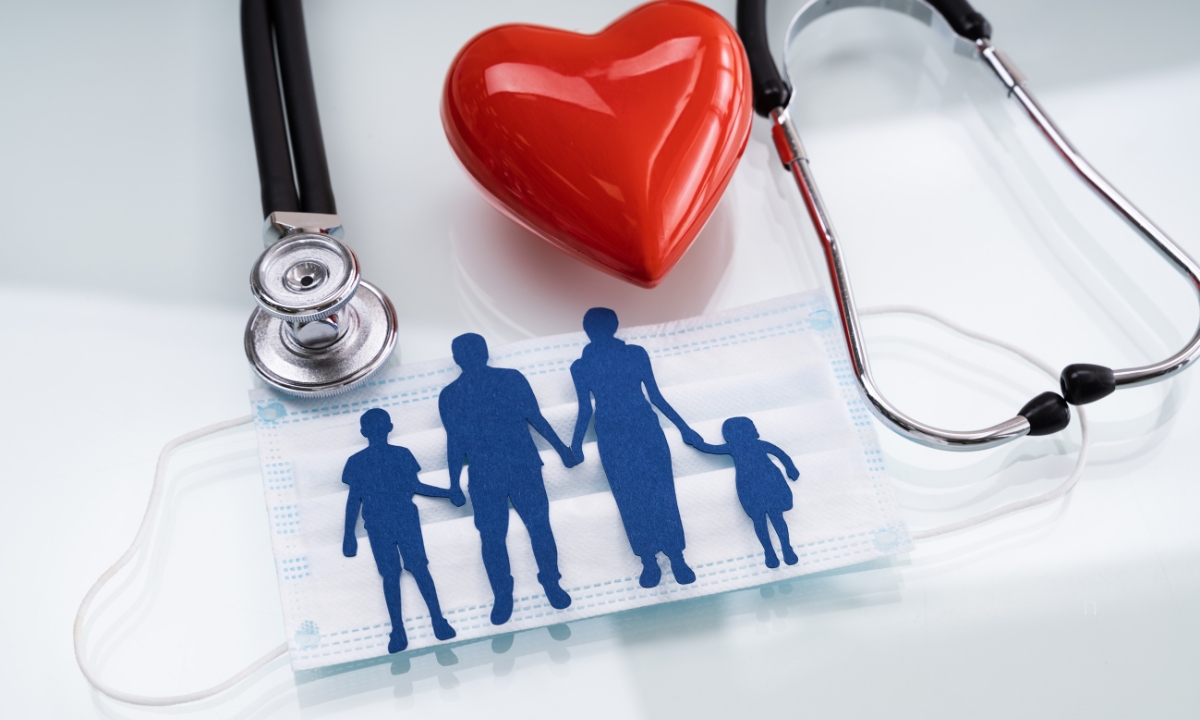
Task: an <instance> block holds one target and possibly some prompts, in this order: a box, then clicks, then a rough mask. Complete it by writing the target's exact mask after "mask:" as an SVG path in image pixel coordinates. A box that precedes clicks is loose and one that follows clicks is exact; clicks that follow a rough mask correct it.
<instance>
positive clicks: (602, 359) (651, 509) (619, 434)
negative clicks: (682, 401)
mask: <svg viewBox="0 0 1200 720" xmlns="http://www.w3.org/2000/svg"><path fill="white" fill-rule="evenodd" d="M617 325H618V320H617V314H616V313H615V312H613V311H612V310H609V309H608V308H592V309H591V310H588V311H587V313H586V314H584V316H583V329H584V331H585V332H586V333H587V335H588V338H589V339H590V340H591V342H590V343H588V344H587V346H585V347H584V348H583V356H582V357H581V358H579V359H578V360H576V361H575V362H574V363H572V365H571V377H572V379H573V380H574V381H575V392H576V394H577V395H578V398H579V415H578V417H577V419H576V422H575V436H574V438H573V439H572V441H571V450H572V452H573V453H574V454H575V457H576V459H578V460H579V461H580V462H582V461H583V436H584V434H586V433H587V428H588V423H589V422H590V421H591V418H592V398H593V397H594V398H595V400H596V408H595V415H596V447H597V449H598V450H599V452H600V462H601V464H602V465H603V466H604V474H605V476H607V478H608V484H609V487H610V488H612V494H613V498H614V499H616V501H617V509H618V510H620V512H621V521H622V523H623V524H624V525H625V535H626V536H627V537H628V538H629V545H630V547H632V548H633V552H634V554H636V555H637V556H638V557H640V558H641V560H642V575H641V578H640V580H639V582H640V583H641V585H642V587H646V588H651V587H655V586H657V585H658V583H659V581H660V580H661V579H662V571H661V570H660V569H659V567H658V557H657V556H658V553H660V552H661V553H663V554H664V555H666V556H667V558H668V559H669V560H670V561H671V571H672V572H673V573H674V575H675V581H676V582H678V583H680V584H683V585H686V584H688V583H692V582H695V580H696V573H694V572H693V571H692V569H691V568H690V567H688V564H687V562H685V561H684V559H683V549H684V546H685V545H686V542H685V539H684V535H683V520H682V519H681V518H680V517H679V502H678V500H677V499H676V497H675V477H674V475H673V474H672V472H671V450H670V448H669V447H668V446H667V437H666V435H664V434H663V430H662V427H661V426H659V424H658V416H657V415H656V414H655V413H654V407H657V408H658V409H659V410H660V411H661V412H662V414H663V415H666V416H667V419H669V420H670V421H671V422H673V423H675V426H676V427H678V428H679V430H680V432H682V433H683V434H684V436H685V437H690V436H695V437H696V438H698V437H699V436H698V435H696V433H695V431H693V430H692V429H691V428H689V427H688V425H687V423H686V422H684V420H683V418H682V417H680V416H679V413H677V412H675V409H674V408H672V407H671V405H670V404H669V403H668V402H667V401H666V399H665V398H664V397H663V395H662V393H661V392H659V389H658V383H657V382H655V380H654V370H653V369H652V368H651V367H650V355H649V354H648V353H647V352H646V350H645V348H642V347H641V346H639V345H630V344H627V343H625V342H624V341H622V340H618V339H617V338H616V337H615V333H616V332H617ZM643 387H644V388H645V394H643V392H642V388H643ZM647 395H648V396H649V401H647V399H646V398H647ZM651 403H653V407H651Z"/></svg>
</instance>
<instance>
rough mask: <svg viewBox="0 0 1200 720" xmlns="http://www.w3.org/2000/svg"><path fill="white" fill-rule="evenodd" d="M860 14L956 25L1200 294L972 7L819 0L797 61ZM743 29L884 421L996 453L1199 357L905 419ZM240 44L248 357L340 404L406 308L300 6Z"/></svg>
mask: <svg viewBox="0 0 1200 720" xmlns="http://www.w3.org/2000/svg"><path fill="white" fill-rule="evenodd" d="M851 7H881V8H886V9H891V10H897V11H899V12H903V13H905V14H907V15H910V16H912V17H914V18H916V19H918V20H920V21H921V22H923V23H925V24H928V25H942V26H944V28H942V29H945V30H948V31H949V32H950V33H952V34H953V36H954V38H955V42H956V50H957V51H958V52H960V53H961V54H965V55H972V56H978V57H981V58H982V59H983V60H984V61H985V62H986V63H987V64H988V66H989V67H990V68H991V69H992V71H993V72H995V74H996V76H997V77H998V78H999V79H1000V81H1001V82H1002V83H1003V84H1004V86H1005V87H1006V88H1008V91H1009V94H1010V95H1011V96H1013V97H1015V98H1016V99H1017V101H1018V102H1020V103H1021V105H1022V107H1023V108H1024V109H1025V111H1026V112H1027V113H1028V114H1029V116H1030V118H1032V119H1033V121H1034V123H1036V124H1037V126H1038V127H1039V128H1040V129H1041V130H1042V132H1043V133H1044V134H1045V136H1046V137H1047V138H1048V139H1049V140H1050V142H1051V143H1052V144H1053V145H1054V147H1055V148H1056V149H1057V150H1058V151H1059V153H1061V155H1062V156H1063V158H1064V159H1065V160H1066V161H1067V163H1068V164H1069V165H1070V166H1071V167H1072V168H1074V170H1075V171H1076V172H1077V173H1078V174H1079V175H1080V177H1082V178H1083V180H1084V181H1085V182H1086V183H1087V184H1088V185H1089V186H1090V187H1091V188H1092V189H1093V190H1095V191H1096V192H1097V193H1098V194H1099V195H1100V196H1101V197H1102V198H1103V199H1104V200H1105V201H1106V202H1107V203H1108V204H1109V205H1111V206H1112V207H1113V209H1115V210H1116V211H1117V212H1118V213H1119V214H1120V215H1121V217H1123V218H1124V219H1125V220H1126V221H1127V222H1129V224H1130V225H1132V226H1133V228H1134V229H1136V230H1137V231H1138V232H1139V233H1141V234H1142V236H1143V237H1145V239H1146V240H1147V241H1148V242H1149V243H1150V244H1151V245H1152V246H1153V247H1154V248H1155V249H1157V250H1158V251H1159V252H1160V253H1161V254H1162V255H1163V256H1164V257H1166V259H1167V260H1169V261H1170V262H1171V264H1172V265H1173V266H1174V267H1175V268H1176V269H1178V270H1179V271H1180V272H1181V273H1183V274H1184V275H1185V276H1187V278H1188V279H1189V280H1190V281H1191V283H1192V285H1193V287H1194V288H1195V289H1196V290H1197V292H1198V293H1200V268H1198V267H1197V265H1196V263H1195V262H1194V261H1192V259H1191V258H1189V257H1188V256H1187V255H1186V254H1185V253H1184V252H1183V251H1182V250H1181V249H1180V248H1179V247H1178V246H1177V245H1176V244H1175V243H1174V242H1173V241H1172V240H1171V239H1170V238H1169V237H1167V235H1166V233H1164V232H1163V231H1162V230H1160V229H1158V227H1156V226H1155V225H1154V224H1153V223H1152V222H1151V221H1150V220H1149V219H1148V218H1147V217H1146V216H1145V215H1143V214H1142V213H1141V212H1140V211H1139V210H1138V209H1137V208H1135V207H1134V206H1133V204H1132V203H1130V202H1129V201H1128V200H1127V199H1125V197H1124V196H1122V195H1121V194H1120V193H1119V192H1118V191H1117V190H1116V189H1115V188H1114V187H1113V186H1112V185H1110V184H1109V183H1108V182H1107V181H1106V180H1105V179H1104V178H1103V177H1101V175H1100V174H1099V173H1098V172H1096V170H1095V169H1094V168H1092V166H1091V165H1089V164H1088V162H1087V161H1086V160H1085V159H1084V158H1083V156H1082V155H1080V154H1079V152H1078V151H1076V150H1075V148H1073V147H1072V146H1071V144H1070V143H1069V142H1068V141H1067V139H1066V138H1065V137H1064V136H1063V134H1062V133H1061V132H1060V131H1059V130H1058V128H1057V127H1055V125H1054V123H1053V122H1052V121H1051V120H1050V118H1049V116H1047V115H1046V113H1045V111H1044V110H1042V108H1041V107H1040V106H1039V105H1038V104H1037V101H1036V100H1034V98H1033V96H1032V95H1031V94H1030V92H1029V90H1028V89H1027V88H1026V87H1025V81H1024V78H1023V77H1022V76H1021V74H1020V72H1018V71H1017V69H1016V67H1015V66H1014V65H1013V64H1012V62H1011V61H1010V60H1008V58H1006V57H1005V56H1004V55H1003V54H1002V53H1001V52H1000V51H999V50H997V49H996V48H995V47H994V46H993V45H992V43H991V41H990V39H989V38H990V35H991V28H990V26H989V25H988V22H987V20H985V19H984V18H983V16H982V15H980V14H979V13H977V12H975V11H974V10H973V9H972V8H971V7H970V5H968V4H967V3H966V2H965V0H811V1H810V2H809V3H808V4H806V5H805V6H804V7H803V8H802V9H801V10H800V11H799V12H798V13H797V14H796V16H795V17H794V18H793V19H792V22H791V24H790V26H789V27H788V31H787V36H786V40H785V45H784V48H785V49H784V52H785V56H786V52H787V48H788V47H789V46H790V45H791V43H792V42H793V41H794V40H795V38H796V37H797V36H798V35H799V34H800V32H801V31H803V30H804V29H805V28H806V27H808V25H809V24H810V23H812V22H813V21H814V20H816V19H817V18H819V17H821V16H823V15H825V14H827V13H830V12H833V11H835V10H841V9H845V8H851ZM737 21H738V32H739V34H740V35H741V37H742V42H743V44H744V45H745V47H746V51H747V55H748V56H749V61H750V68H751V74H752V76H753V81H754V106H755V110H756V111H757V112H758V113H759V114H760V115H763V116H765V117H770V118H771V120H772V121H773V122H774V125H773V126H772V135H773V138H774V140H775V146H776V149H777V150H778V152H779V156H780V159H781V160H782V161H783V164H784V166H785V167H786V168H787V169H788V170H790V171H791V173H792V175H793V176H794V178H795V180H796V184H797V185H798V186H799V188H800V194H801V196H802V197H803V199H804V203H805V206H806V207H807V209H808V213H809V216H810V218H811V220H812V223H813V225H814V227H815V228H816V230H817V234H818V236H819V237H820V239H821V243H822V245H823V249H824V251H825V259H826V264H827V266H828V270H829V276H830V281H831V283H832V287H833V292H834V296H835V298H836V300H837V305H838V312H839V315H840V319H841V323H842V329H843V332H844V334H845V336H846V343H847V346H848V348H849V355H850V362H851V364H852V365H853V368H854V375H855V377H856V379H857V381H858V384H859V386H860V387H861V389H862V392H863V395H864V396H865V397H866V399H867V400H868V407H870V408H871V409H872V411H873V412H874V413H875V414H876V416H878V417H879V419H880V420H881V421H882V422H883V423H884V424H886V425H887V426H889V427H890V428H892V429H893V430H895V431H896V432H898V433H900V434H901V435H904V436H906V437H908V438H910V439H912V440H915V441H917V442H919V443H922V444H925V445H929V446H931V447H935V448H943V449H950V450H976V449H982V448H987V447H993V446H996V445H999V444H1002V443H1005V442H1009V441H1011V440H1014V439H1016V438H1019V437H1021V436H1023V435H1048V434H1051V433H1055V432H1058V431H1059V430H1062V429H1063V428H1065V427H1066V426H1067V425H1068V424H1069V423H1070V419H1071V411H1070V405H1084V404H1087V403H1091V402H1095V401H1096V400H1099V399H1101V398H1103V397H1105V396H1107V395H1109V394H1111V393H1112V392H1113V391H1115V390H1117V389H1118V388H1127V387H1137V386H1139V385H1146V384H1149V383H1154V382H1158V381H1160V380H1164V379H1166V378H1168V377H1171V376H1173V375H1175V374H1176V373H1178V372H1179V371H1181V370H1183V369H1184V368H1185V367H1187V366H1188V365H1189V364H1191V363H1192V362H1193V361H1195V360H1196V358H1197V357H1198V356H1200V328H1198V329H1197V331H1196V334H1195V335H1194V336H1193V337H1192V339H1191V340H1190V341H1189V342H1188V344H1187V345H1186V346H1184V348H1183V349H1182V350H1180V351H1179V352H1177V353H1176V354H1174V355H1172V356H1171V357H1169V358H1167V359H1165V360H1162V361H1161V362H1158V363H1154V364H1152V365H1146V366H1142V367H1134V368H1126V369H1120V370H1112V369H1110V368H1107V367H1104V366H1101V365H1094V364H1074V365H1068V366H1067V367H1066V368H1064V369H1063V371H1062V374H1061V377H1060V385H1061V390H1062V393H1061V394H1059V393H1054V392H1045V393H1042V394H1040V395H1038V396H1037V397H1035V398H1033V399H1032V400H1030V401H1029V402H1028V403H1027V404H1026V405H1025V406H1024V407H1022V408H1021V409H1020V410H1019V411H1018V412H1017V415H1016V416H1015V417H1013V418H1011V419H1009V420H1006V421H1004V422H1002V423H999V424H997V425H994V426H992V427H988V428H984V429H981V430H969V431H960V430H945V429H941V428H937V427H933V426H931V425H927V424H925V423H922V422H920V421H918V420H916V419H914V418H912V417H910V416H909V415H906V414H905V413H903V412H901V411H900V410H899V409H897V408H896V407H895V406H894V405H892V404H891V403H890V402H888V400H887V399H886V398H885V397H884V396H883V394H882V393H881V392H880V391H879V389H878V387H877V386H876V384H875V381H874V379H873V377H872V375H871V369H870V364H869V362H868V358H867V353H866V349H865V347H864V342H863V337H862V330H861V327H860V322H859V317H858V312H857V310H856V309H855V304H854V296H853V293H852V292H851V290H850V282H849V279H848V276H847V270H846V263H845V260H844V258H843V256H842V252H841V249H840V247H839V243H838V239H837V235H836V233H835V232H834V229H833V225H832V223H831V222H830V220H829V213H828V211H827V210H826V208H825V205H824V203H823V202H822V200H821V196H820V193H819V192H818V191H817V185H816V181H815V179H814V177H813V174H812V170H811V168H810V167H809V162H808V158H807V155H806V154H805V152H804V147H803V145H802V144H801V142H800V137H799V135H798V134H797V132H796V128H795V126H794V125H793V124H792V121H791V118H790V117H789V115H788V107H789V103H790V102H791V100H792V93H791V86H790V84H789V83H788V82H787V81H786V80H785V79H784V77H783V76H781V75H780V72H779V67H778V66H777V65H776V63H775V61H774V59H773V58H772V56H771V52H770V48H769V45H768V43H767V36H766V0H739V2H738V6H737ZM242 48H243V54H244V56H245V64H246V83H247V87H248V90H249V96H250V111H251V112H250V115H251V122H252V125H253V130H254V145H255V150H256V153H257V157H258V171H259V180H260V184H261V187H262V205H263V213H264V215H265V216H266V220H265V223H264V226H263V238H264V242H265V244H266V246H267V247H266V249H265V250H264V251H263V253H262V255H261V256H260V257H259V259H258V261H257V262H256V263H255V265H254V268H253V271H252V272H251V278H250V285H251V291H252V293H253V295H254V298H255V300H256V301H257V302H258V308H257V309H256V310H255V311H254V313H253V314H252V315H251V317H250V321H249V323H248V324H247V326H246V333H245V348H246V355H247V357H248V358H249V359H250V363H251V365H252V366H253V368H254V370H255V371H256V372H257V373H258V375H259V377H261V378H262V379H263V380H264V381H265V382H267V383H268V384H270V385H272V386H273V387H276V388H278V389H280V390H283V391H285V392H288V393H291V394H294V395H308V396H321V395H331V394H335V393H338V392H341V391H343V390H347V389H349V388H352V387H355V386H357V385H359V384H361V383H363V382H365V381H367V379H368V378H369V377H370V375H371V374H372V373H373V372H375V371H376V370H377V369H379V368H380V367H382V366H383V364H384V363H385V362H387V360H388V358H389V356H390V355H391V353H392V350H393V348H394V347H395V344H396V335H397V320H396V312H395V309H394V308H393V307H392V305H391V302H390V301H389V300H388V299H387V296H386V295H384V294H383V292H381V291H380V290H379V289H378V288H376V287H375V286H373V285H371V284H370V283H368V282H366V281H363V280H362V279H361V278H360V275H359V267H358V259H357V258H356V257H355V255H354V252H353V251H351V250H350V248H349V247H348V246H347V245H346V244H345V243H344V242H342V237H343V231H342V226H341V221H340V219H339V218H338V216H337V207H336V204H335V202H334V197H333V189H332V184H331V182H330V179H329V168H328V165H327V162H326V159H325V147H324V142H323V141H322V138H321V128H320V120H319V117H318V114H317V103H316V94H315V91H314V89H313V82H312V71H311V68H310V66H309V58H308V44H307V40H306V37H305V31H304V16H303V10H302V8H301V5H300V2H299V0H243V3H242ZM276 56H278V58H279V62H278V69H277V67H276V60H275V59H276ZM784 72H785V74H786V67H785V68H784ZM281 88H282V91H283V98H282V99H281V97H280V89H281ZM285 111H286V114H285ZM293 158H294V159H295V166H296V167H295V169H296V172H295V174H294V175H293V172H292V159H293Z"/></svg>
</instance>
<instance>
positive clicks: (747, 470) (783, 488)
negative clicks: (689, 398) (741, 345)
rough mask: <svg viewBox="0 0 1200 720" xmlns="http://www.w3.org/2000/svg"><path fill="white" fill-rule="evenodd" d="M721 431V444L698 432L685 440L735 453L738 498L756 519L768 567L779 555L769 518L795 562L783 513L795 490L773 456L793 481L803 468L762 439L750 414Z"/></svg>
mask: <svg viewBox="0 0 1200 720" xmlns="http://www.w3.org/2000/svg"><path fill="white" fill-rule="evenodd" d="M721 434H722V435H724V436H725V443H724V444H722V445H709V444H708V443H706V442H704V440H703V439H701V438H700V436H699V435H695V436H691V437H685V438H684V439H685V441H687V443H688V444H689V445H691V446H692V447H694V448H696V449H697V450H702V451H704V452H706V453H713V454H716V455H732V456H733V465H734V468H735V469H736V475H735V479H734V484H735V486H736V487H737V494H738V499H739V500H741V501H742V509H743V510H745V511H746V514H747V515H749V516H750V519H751V520H752V521H754V532H755V534H756V535H758V541H759V542H761V543H762V546H763V552H764V554H765V555H766V561H767V567H769V568H777V567H779V557H778V556H777V555H776V554H775V549H774V548H773V547H771V534H770V532H768V530H767V520H768V519H770V521H771V524H772V525H774V526H775V534H776V535H778V536H779V544H780V545H782V546H783V547H782V549H783V561H784V562H785V563H787V564H788V565H795V564H796V561H797V560H798V558H797V557H796V552H795V551H794V550H792V541H791V538H790V537H789V536H788V526H787V523H786V522H785V521H784V519H783V513H784V512H786V511H788V510H791V509H792V489H791V488H789V487H788V485H787V483H786V482H784V479H783V474H782V473H781V472H779V468H778V467H776V466H775V463H773V462H771V458H770V456H771V455H774V456H775V457H777V458H779V462H781V463H783V466H784V467H785V468H786V469H787V474H788V477H789V478H791V479H792V480H793V481H794V480H796V479H797V478H799V477H800V471H799V470H797V469H796V465H795V464H794V463H793V462H792V459H791V458H790V457H788V454H787V453H785V452H784V451H783V450H781V449H779V448H778V447H776V446H775V445H772V444H771V443H769V442H767V441H765V440H760V439H759V437H758V428H756V427H755V426H754V421H753V420H751V419H750V418H748V417H732V418H729V419H728V420H726V421H725V422H724V424H722V425H721Z"/></svg>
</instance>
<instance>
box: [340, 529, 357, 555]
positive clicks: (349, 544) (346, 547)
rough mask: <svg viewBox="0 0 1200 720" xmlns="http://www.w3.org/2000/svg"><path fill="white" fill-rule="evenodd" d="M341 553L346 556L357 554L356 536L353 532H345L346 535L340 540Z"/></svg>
mask: <svg viewBox="0 0 1200 720" xmlns="http://www.w3.org/2000/svg"><path fill="white" fill-rule="evenodd" d="M342 554H343V555H345V556H346V557H354V556H355V555H357V554H358V538H357V537H355V536H354V533H352V532H350V533H346V537H345V539H344V540H342Z"/></svg>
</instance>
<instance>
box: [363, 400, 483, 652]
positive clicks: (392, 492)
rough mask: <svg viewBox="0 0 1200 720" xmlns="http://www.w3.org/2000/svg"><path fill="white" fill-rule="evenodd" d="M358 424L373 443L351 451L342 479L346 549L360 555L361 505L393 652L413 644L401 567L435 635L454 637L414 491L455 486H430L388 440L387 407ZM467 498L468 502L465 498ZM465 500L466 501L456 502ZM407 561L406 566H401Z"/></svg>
mask: <svg viewBox="0 0 1200 720" xmlns="http://www.w3.org/2000/svg"><path fill="white" fill-rule="evenodd" d="M359 427H360V429H361V432H362V434H363V437H365V438H366V439H367V442H368V445H367V447H366V449H365V450H360V451H358V452H356V453H354V454H353V455H351V456H350V459H349V460H347V461H346V468H345V470H343V471H342V482H344V483H346V484H347V485H349V486H350V495H349V497H347V498H346V532H345V536H344V538H343V539H342V554H343V555H345V556H346V557H354V556H355V555H357V554H358V538H357V537H355V535H354V528H355V526H356V525H357V524H358V512H359V508H360V507H361V508H362V516H363V524H364V525H365V526H366V528H367V539H368V540H369V541H370V542H371V554H372V555H374V556H375V565H376V567H378V568H379V574H380V575H381V576H383V598H384V601H385V602H386V603H387V609H388V616H389V617H390V618H391V620H392V634H391V637H390V638H389V641H388V652H390V653H395V652H400V651H401V650H403V649H404V648H406V647H408V635H407V634H406V633H405V632H404V616H403V615H402V614H401V612H400V571H401V570H402V569H405V570H408V571H409V572H410V573H412V576H413V579H414V580H416V581H417V587H418V588H420V590H421V597H423V598H424V599H425V606H426V607H428V608H429V617H430V618H431V619H432V620H433V634H434V635H435V636H436V637H437V639H438V640H449V639H450V638H452V637H454V636H455V632H454V628H452V627H450V623H448V622H446V618H444V617H442V609H441V606H440V605H439V604H438V596H437V589H436V588H435V587H434V585H433V576H432V575H430V574H429V560H428V559H427V558H426V557H425V540H424V538H423V537H422V536H421V517H420V515H419V514H418V512H417V506H416V505H414V504H413V501H412V499H413V495H426V496H428V497H444V498H450V497H452V492H453V491H452V490H450V489H444V488H439V487H434V486H433V485H426V484H425V483H423V482H421V481H420V479H419V478H418V477H417V473H418V472H420V470H421V466H420V465H419V464H418V463H417V459H416V458H415V457H413V454H412V453H411V452H410V451H409V449H408V448H406V447H401V446H399V445H391V444H389V443H388V440H387V439H388V434H389V433H391V432H392V418H391V416H390V415H388V414H387V411H386V410H383V409H380V408H373V409H371V410H368V411H366V412H365V413H363V414H362V417H361V418H359ZM464 502H465V501H464ZM455 504H456V505H462V504H463V503H462V502H455ZM401 561H403V567H402V566H401Z"/></svg>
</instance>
